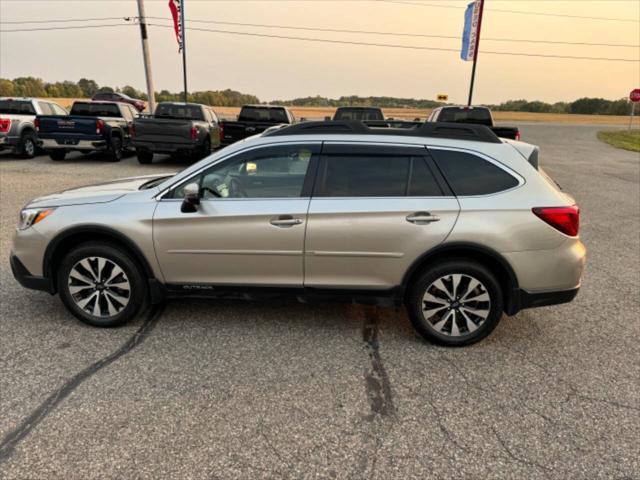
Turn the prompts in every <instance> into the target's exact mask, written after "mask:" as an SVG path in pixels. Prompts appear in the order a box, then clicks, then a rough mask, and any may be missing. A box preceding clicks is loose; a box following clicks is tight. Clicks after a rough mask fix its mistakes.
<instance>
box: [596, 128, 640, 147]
mask: <svg viewBox="0 0 640 480" xmlns="http://www.w3.org/2000/svg"><path fill="white" fill-rule="evenodd" d="M598 138H599V139H600V140H602V141H603V142H606V143H608V144H609V145H613V146H614V147H617V148H624V149H625V150H631V151H632V152H640V130H614V131H610V130H608V131H604V132H598Z"/></svg>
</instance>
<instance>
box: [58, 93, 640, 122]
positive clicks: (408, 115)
mask: <svg viewBox="0 0 640 480" xmlns="http://www.w3.org/2000/svg"><path fill="white" fill-rule="evenodd" d="M49 100H53V101H55V102H57V103H59V104H60V105H62V106H63V107H69V106H70V105H71V104H72V103H73V102H74V101H75V100H76V99H74V98H51V99H49ZM213 108H214V109H215V111H216V112H217V113H218V114H219V115H220V116H222V117H233V116H235V115H237V114H238V112H239V111H240V108H238V107H213ZM291 110H292V111H293V114H294V115H295V116H296V117H297V118H298V119H301V118H306V119H308V120H322V119H323V118H324V117H331V116H332V115H333V112H334V111H335V108H328V107H292V108H291ZM384 113H385V115H386V116H387V117H391V118H398V119H402V120H413V119H415V118H420V119H421V120H424V119H425V118H426V117H427V116H428V115H429V113H431V110H430V109H411V108H385V109H384ZM494 118H495V119H496V121H498V122H547V123H573V124H592V125H625V126H626V125H628V124H629V117H627V116H614V115H572V114H566V113H531V112H495V113H494ZM633 125H634V126H637V127H640V116H637V117H635V118H634V122H633Z"/></svg>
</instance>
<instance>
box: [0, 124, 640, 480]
mask: <svg viewBox="0 0 640 480" xmlns="http://www.w3.org/2000/svg"><path fill="white" fill-rule="evenodd" d="M599 129H601V127H595V126H570V125H549V124H547V125H541V124H537V125H534V124H529V125H521V131H522V133H523V139H524V140H526V141H530V142H532V143H535V144H538V145H540V146H541V148H542V153H541V164H542V165H543V167H544V168H545V169H546V170H547V171H548V172H549V173H551V175H552V176H553V177H554V178H555V179H556V180H557V181H558V182H559V183H560V184H561V185H562V186H563V187H564V188H565V190H568V191H569V192H571V193H572V194H573V195H574V196H575V197H576V199H577V200H578V203H579V205H580V207H581V209H582V226H581V234H582V237H583V240H584V242H585V244H586V245H587V248H588V251H589V257H588V265H587V270H586V273H585V276H584V278H583V286H582V290H581V292H580V294H579V295H578V297H577V299H576V300H575V301H574V302H573V303H571V304H568V305H563V306H558V307H547V308H542V309H537V310H528V311H523V312H521V313H519V314H518V315H517V316H515V317H512V318H509V317H504V318H503V319H502V322H501V323H500V325H499V326H498V328H497V329H496V330H495V332H494V333H493V334H492V335H491V336H490V337H489V338H487V339H486V340H484V341H483V342H481V343H480V344H477V345H474V346H472V347H467V348H463V349H445V348H441V347H436V346H434V345H431V344H428V343H426V342H425V341H423V340H422V339H421V338H419V337H418V336H417V334H415V333H414V332H413V330H412V328H411V326H410V324H409V321H408V318H407V316H406V314H405V313H404V311H402V310H394V309H382V308H375V307H366V306H359V305H345V304H330V305H321V304H299V303H295V302H270V303H245V302H231V301H199V300H198V301H196V300H181V301H172V302H169V303H167V304H166V305H165V306H163V307H161V308H159V309H157V310H155V311H152V312H150V313H149V315H147V316H146V317H145V318H144V319H140V321H139V322H137V323H136V324H131V325H127V326H125V327H123V328H119V329H115V330H101V329H95V328H91V327H88V326H85V325H83V324H80V323H79V322H78V321H76V320H75V319H74V318H73V317H71V315H70V314H67V313H66V311H65V310H64V308H63V306H62V304H61V303H60V301H59V299H58V298H57V297H51V296H49V295H47V294H46V293H41V292H33V291H28V290H25V289H23V288H21V287H20V286H19V285H18V283H17V282H15V281H14V279H13V277H12V276H11V272H10V268H9V262H8V258H9V251H10V237H11V234H12V231H13V229H14V226H15V223H16V218H17V213H18V211H19V209H20V208H21V207H22V205H23V204H25V203H26V202H27V201H28V200H29V199H30V198H31V197H34V196H37V195H40V194H44V193H48V192H51V191H56V190H60V189H63V188H65V187H70V186H75V185H81V184H87V183H93V182H96V181H99V180H105V179H109V178H113V177H124V176H130V175H135V174H144V173H149V172H162V171H174V170H176V169H180V168H183V167H184V166H185V165H182V164H179V163H174V162H172V161H171V160H169V159H164V160H161V161H159V162H157V163H154V164H153V165H150V166H141V165H138V163H137V161H136V159H135V157H129V158H127V159H125V160H124V161H123V162H121V163H119V164H112V163H107V162H105V161H103V160H101V159H100V158H99V157H81V156H79V155H77V154H74V155H72V156H70V157H69V159H67V160H66V161H64V162H52V161H51V160H49V158H48V157H44V156H43V157H38V158H36V159H33V160H21V159H18V158H16V157H14V156H11V155H8V154H2V155H0V222H1V223H0V229H1V231H0V478H2V479H92V478H100V479H103V478H145V479H147V478H148V479H158V478H194V479H202V478H211V479H214V478H221V479H223V478H224V479H227V478H377V479H390V478H401V479H406V478H452V477H457V478H461V477H464V478H517V479H519V478H531V479H535V478H557V479H567V478H576V479H594V478H607V479H611V478H613V479H632V478H640V474H639V472H640V461H639V458H640V457H639V454H640V447H639V443H638V438H640V402H639V398H640V383H639V379H640V355H638V345H637V340H638V337H639V336H640V322H639V321H638V319H639V318H640V312H639V310H640V308H639V307H640V295H639V294H638V292H639V291H640V186H639V184H640V155H638V154H635V153H632V152H628V151H623V150H617V149H615V148H613V147H610V146H608V145H606V144H603V143H600V142H599V141H598V140H597V139H596V132H597V131H598V130H599Z"/></svg>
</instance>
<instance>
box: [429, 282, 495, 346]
mask: <svg viewBox="0 0 640 480" xmlns="http://www.w3.org/2000/svg"><path fill="white" fill-rule="evenodd" d="M490 311H491V298H490V296H489V292H488V291H487V288H486V287H485V286H484V284H483V283H482V282H481V281H480V280H478V279H477V278H475V277H473V276H471V275H467V274H462V273H454V274H447V275H444V276H442V277H440V278H438V279H437V280H435V281H434V282H432V283H431V284H430V285H429V286H428V287H427V289H426V291H425V293H424V296H423V297H422V315H423V316H424V319H425V320H426V321H427V323H428V325H429V326H430V328H432V329H433V330H434V331H435V332H437V333H439V334H442V335H447V336H452V337H463V336H466V335H470V334H472V333H473V332H474V331H475V330H477V329H478V328H479V327H480V326H481V325H482V324H483V323H484V322H485V321H486V320H487V318H488V317H489V313H490Z"/></svg>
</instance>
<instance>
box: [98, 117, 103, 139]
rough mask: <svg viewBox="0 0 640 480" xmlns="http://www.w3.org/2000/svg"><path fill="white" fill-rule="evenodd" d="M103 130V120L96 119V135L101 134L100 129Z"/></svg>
mask: <svg viewBox="0 0 640 480" xmlns="http://www.w3.org/2000/svg"><path fill="white" fill-rule="evenodd" d="M103 130H104V120H100V119H97V120H96V135H102V131H103Z"/></svg>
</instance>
